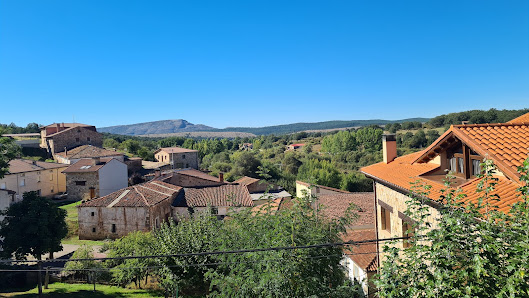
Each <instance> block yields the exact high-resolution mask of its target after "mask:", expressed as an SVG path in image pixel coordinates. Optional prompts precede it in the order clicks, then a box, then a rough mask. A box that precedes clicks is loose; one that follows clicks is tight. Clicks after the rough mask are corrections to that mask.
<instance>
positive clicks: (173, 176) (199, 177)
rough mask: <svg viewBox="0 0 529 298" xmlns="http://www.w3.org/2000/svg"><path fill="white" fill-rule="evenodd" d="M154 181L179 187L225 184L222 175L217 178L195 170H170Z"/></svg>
mask: <svg viewBox="0 0 529 298" xmlns="http://www.w3.org/2000/svg"><path fill="white" fill-rule="evenodd" d="M155 179H157V180H160V181H164V182H167V183H170V184H173V185H178V186H181V187H202V186H219V185H224V184H227V183H226V182H224V176H223V175H222V173H221V175H220V176H219V178H217V177H214V176H211V175H208V174H206V173H204V172H201V171H199V170H195V169H182V170H171V171H167V172H164V173H163V175H161V176H159V177H155Z"/></svg>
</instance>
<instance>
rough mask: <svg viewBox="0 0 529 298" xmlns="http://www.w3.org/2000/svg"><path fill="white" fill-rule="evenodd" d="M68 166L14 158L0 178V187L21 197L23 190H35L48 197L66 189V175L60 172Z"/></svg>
mask: <svg viewBox="0 0 529 298" xmlns="http://www.w3.org/2000/svg"><path fill="white" fill-rule="evenodd" d="M67 167H68V166H67V165H63V164H58V163H53V162H43V161H34V160H28V159H14V160H11V161H10V162H9V170H8V172H7V173H6V174H5V175H4V178H2V179H0V189H9V190H12V191H14V192H15V194H16V195H15V196H16V198H17V199H22V195H23V194H24V193H25V192H29V191H36V192H37V193H38V194H39V195H41V196H45V197H50V196H53V195H56V194H58V193H61V192H65V191H66V177H65V176H64V174H63V173H62V171H63V170H65V169H66V168H67Z"/></svg>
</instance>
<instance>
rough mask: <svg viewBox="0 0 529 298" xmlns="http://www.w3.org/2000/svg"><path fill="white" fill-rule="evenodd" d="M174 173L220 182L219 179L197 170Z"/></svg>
mask: <svg viewBox="0 0 529 298" xmlns="http://www.w3.org/2000/svg"><path fill="white" fill-rule="evenodd" d="M174 173H178V174H182V175H187V176H191V177H195V178H200V179H204V180H209V181H215V182H219V178H217V177H215V176H211V175H208V174H206V173H204V172H202V171H199V170H195V169H183V170H176V171H174Z"/></svg>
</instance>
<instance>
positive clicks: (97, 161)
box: [92, 157, 101, 166]
mask: <svg viewBox="0 0 529 298" xmlns="http://www.w3.org/2000/svg"><path fill="white" fill-rule="evenodd" d="M92 163H93V164H94V166H96V165H98V164H99V163H101V159H100V158H99V157H94V158H92Z"/></svg>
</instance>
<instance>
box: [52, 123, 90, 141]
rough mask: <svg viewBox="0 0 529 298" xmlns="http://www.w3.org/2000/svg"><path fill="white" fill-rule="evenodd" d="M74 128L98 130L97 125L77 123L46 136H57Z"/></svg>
mask: <svg viewBox="0 0 529 298" xmlns="http://www.w3.org/2000/svg"><path fill="white" fill-rule="evenodd" d="M91 128H93V129H91ZM73 129H88V130H91V131H94V132H96V130H95V126H93V125H84V124H83V125H77V126H73V127H69V128H66V129H63V130H61V131H58V132H55V133H52V134H49V135H47V136H46V138H52V137H54V136H57V135H59V134H62V133H64V132H67V131H70V130H73Z"/></svg>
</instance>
